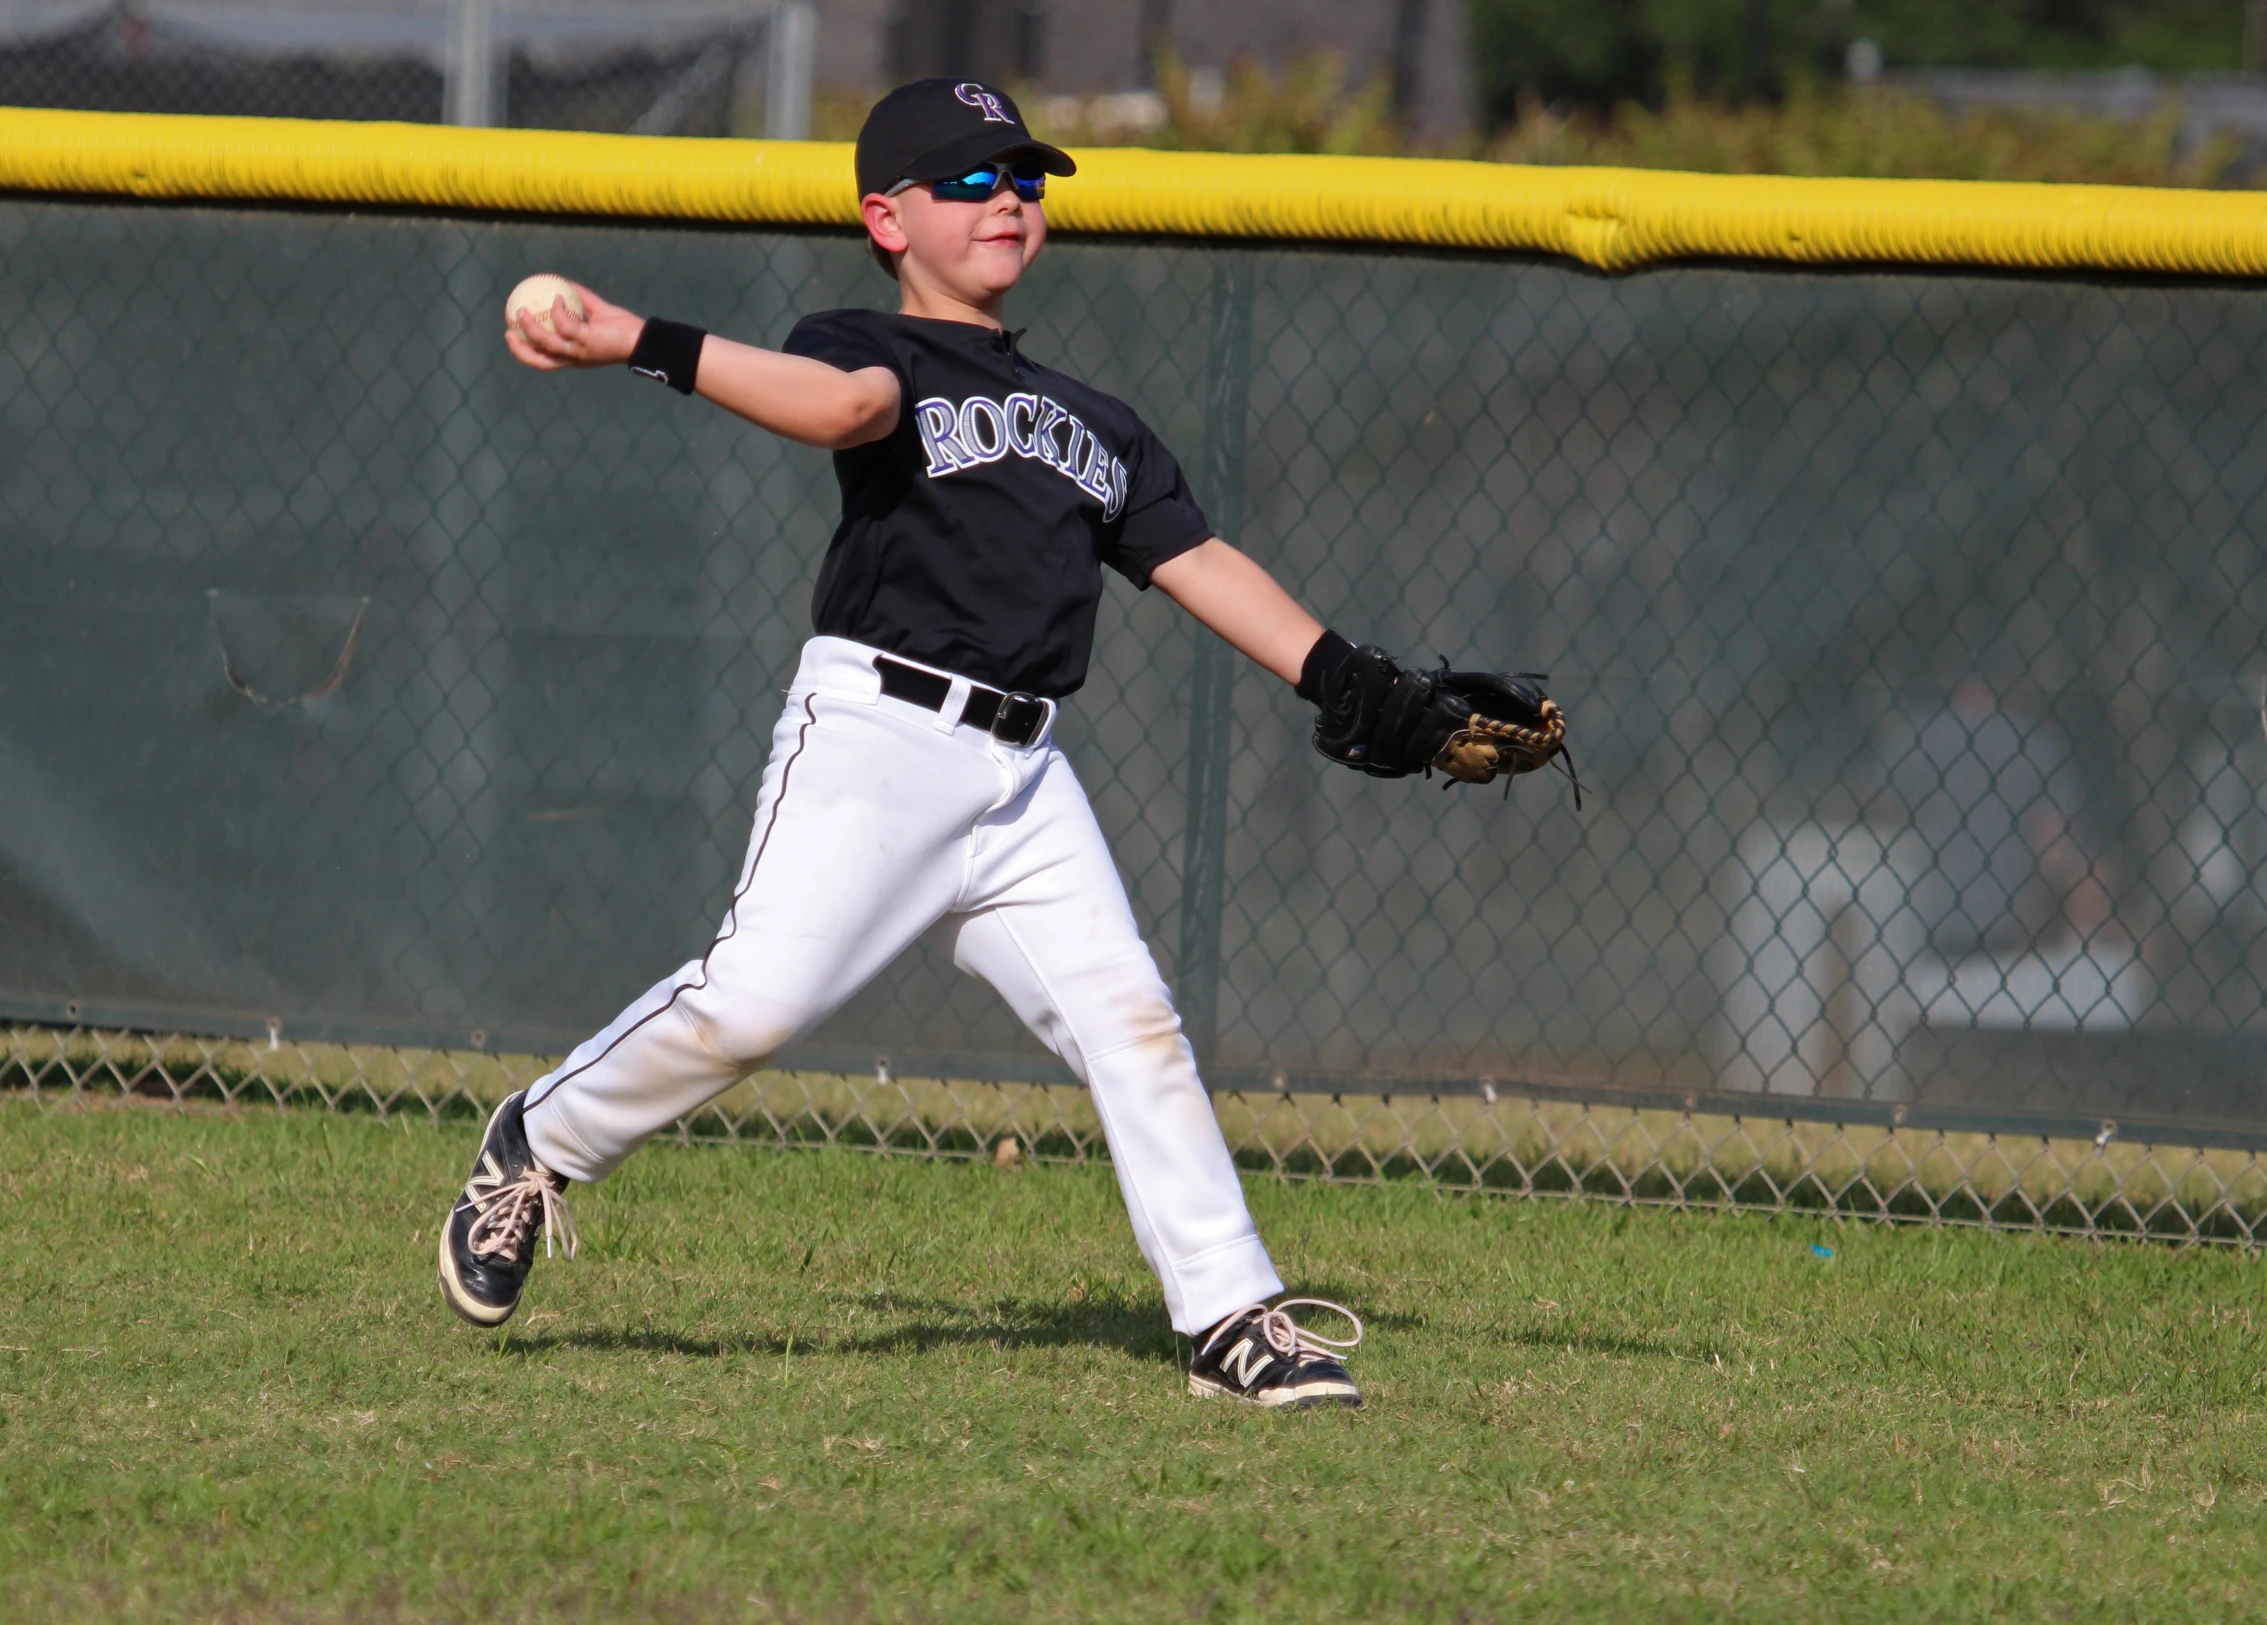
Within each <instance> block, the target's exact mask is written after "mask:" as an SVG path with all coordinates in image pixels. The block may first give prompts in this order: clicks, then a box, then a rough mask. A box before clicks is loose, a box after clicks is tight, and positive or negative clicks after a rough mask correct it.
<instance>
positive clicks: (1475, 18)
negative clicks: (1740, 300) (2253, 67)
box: [1466, 0, 2244, 128]
mask: <svg viewBox="0 0 2267 1625" xmlns="http://www.w3.org/2000/svg"><path fill="white" fill-rule="evenodd" d="M1466 4H1467V9H1468V13H1469V16H1470V22H1471V33H1472V50H1473V56H1474V66H1475V69H1476V74H1477V78H1478V89H1479V95H1480V103H1481V107H1482V111H1483V116H1484V118H1485V120H1486V122H1487V123H1488V124H1489V125H1490V126H1491V127H1495V128H1500V127H1502V126H1504V125H1506V124H1509V123H1512V122H1513V121H1515V120H1516V119H1517V118H1518V117H1519V116H1520V115H1521V112H1522V110H1523V108H1526V107H1529V106H1534V105H1537V104H1540V105H1542V106H1545V107H1556V108H1559V109H1562V110H1565V109H1569V108H1588V109H1592V110H1595V111H1599V112H1605V111H1609V110H1611V109H1614V108H1618V107H1622V106H1626V105H1630V104H1636V105H1639V106H1644V107H1650V108H1662V107H1666V106H1668V105H1670V104H1671V103H1672V102H1675V101H1678V100H1683V99H1692V100H1699V101H1704V102H1715V103H1721V104H1725V105H1737V104H1740V103H1744V102H1748V101H1755V100H1777V99H1781V98H1784V97H1786V96H1788V95H1790V94H1792V93H1794V92H1796V91H1797V90H1798V89H1799V88H1801V87H1802V86H1804V85H1809V84H1822V83H1829V82H1832V81H1836V80H1839V79H1841V78H1842V77H1843V75H1844V72H1845V65H1846V63H1847V62H1848V60H1849V51H1850V47H1851V45H1852V44H1853V43H1854V42H1856V41H1859V40H1870V41H1872V42H1873V44H1874V45H1875V47H1876V48H1877V49H1878V51H1879V53H1880V56H1879V61H1880V62H1881V63H1882V64H1883V65H1885V66H1886V67H1888V68H1890V69H1898V68H1920V67H1961V68H2123V67H2143V68H2151V69H2155V70H2157V71H2159V72H2164V73H2199V72H2209V71H2213V70H2230V71H2232V70H2233V69H2235V68H2237V67H2238V66H2240V65H2241V62H2242V56H2243V34H2244V0H1587V3H1586V4H1583V5H1567V4H1565V3H1564V0H1466Z"/></svg>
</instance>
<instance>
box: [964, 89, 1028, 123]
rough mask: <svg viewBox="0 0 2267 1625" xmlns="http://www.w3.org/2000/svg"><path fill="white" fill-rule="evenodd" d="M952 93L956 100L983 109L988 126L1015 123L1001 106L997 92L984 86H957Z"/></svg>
mask: <svg viewBox="0 0 2267 1625" xmlns="http://www.w3.org/2000/svg"><path fill="white" fill-rule="evenodd" d="M952 93H953V96H954V97H955V99H957V100H959V101H964V102H966V103H967V104H968V105H969V106H971V107H976V108H981V109H982V110H983V113H984V122H985V123H986V124H1013V123H1014V122H1015V120H1014V119H1012V118H1009V117H1008V112H1007V109H1006V108H1004V107H1002V106H1001V105H1000V97H999V93H998V92H997V91H991V90H986V89H985V88H984V87H983V86H982V85H955V86H953V87H952Z"/></svg>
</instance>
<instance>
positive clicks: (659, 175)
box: [0, 108, 2267, 276]
mask: <svg viewBox="0 0 2267 1625" xmlns="http://www.w3.org/2000/svg"><path fill="white" fill-rule="evenodd" d="M1077 156H1078V161H1079V174H1078V175H1077V176H1076V177H1075V178H1074V179H1071V180H1067V181H1060V182H1058V183H1057V184H1056V187H1055V190H1054V194H1053V195H1052V196H1051V197H1050V198H1049V199H1048V204H1047V212H1048V218H1049V220H1050V222H1051V223H1052V224H1053V225H1054V226H1055V227H1056V228H1057V229H1060V230H1067V231H1078V232H1095V233H1142V234H1149V233H1163V234H1169V235H1179V236H1191V237H1239V238H1256V239H1262V240H1271V241H1305V242H1343V243H1403V244H1410V245H1416V246H1426V247H1438V248H1470V249H1484V250H1497V251H1516V252H1530V253H1548V254H1563V255H1566V256H1568V257H1570V258H1573V259H1577V260H1580V261H1583V262H1584V263H1586V264H1589V265H1594V266H1596V267H1598V268H1599V269H1601V270H1606V271H1626V270H1632V269H1635V268H1637V267H1639V266H1644V265H1651V264H1657V263H1660V262H1662V261H1665V260H1683V259H1739V260H1767V261H1781V262H1793V263H1797V264H1807V265H1826V264H1884V263H1886V264H1904V265H1946V266H1954V265H1959V266H2003V267H2007V268H2009V269H2021V270H2041V271H2089V270H2092V271H2144V272H2158V273H2164V274H2171V275H2190V276H2259V275H2267V194H2262V193H2255V192H2198V191H2176V190H2172V189H2164V188H2150V187H2128V186H2040V185H2017V184H2000V183H1985V182H1970V181H1872V180H1802V179H1794V178H1789V177H1782V176H1762V175H1686V174H1676V173H1671V172H1666V171H1659V170H1634V169H1575V168H1563V169H1561V168H1536V167H1529V166H1522V165H1511V164H1483V163H1459V162H1450V161H1445V160H1436V159H1402V158H1315V157H1290V156H1250V155H1241V154H1227V153H1187V152H1148V151H1139V150H1135V149H1130V148H1124V147H1117V148H1097V149H1089V150H1085V151H1081V152H1080V153H1078V155H1077ZM0 189H5V190H11V191H17V192H45V193H56V192H63V193H93V194H111V195H128V196H133V197H144V198H197V199H210V200H216V201H217V200H241V201H265V202H284V201H291V202H306V203H333V204H350V205H351V204H365V205H375V206H380V207H430V208H440V209H469V210H482V211H486V210H504V211H520V212H528V213H542V214H579V215H619V216H626V217H633V218H646V219H668V220H704V221H719V222H737V223H744V224H749V225H757V224H782V225H788V224H792V225H839V226H848V225H854V224H855V223H856V221H857V209H856V200H855V198H854V197H853V196H852V190H853V185H852V181H851V173H850V149H849V148H848V147H847V146H844V145H840V144H830V143H824V142H798V141H701V140H689V139H685V138H681V137H666V138H665V137H648V136H622V135H580V134H572V133H566V132H559V131H548V130H462V129H452V128H449V127H447V126H442V125H429V124H347V123H321V122H311V121H305V120H296V119H240V118H195V117H185V116H176V115H165V114H147V113H66V112H53V111H45V110H39V109H26V108H0Z"/></svg>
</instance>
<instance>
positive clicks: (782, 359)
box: [504, 282, 904, 451]
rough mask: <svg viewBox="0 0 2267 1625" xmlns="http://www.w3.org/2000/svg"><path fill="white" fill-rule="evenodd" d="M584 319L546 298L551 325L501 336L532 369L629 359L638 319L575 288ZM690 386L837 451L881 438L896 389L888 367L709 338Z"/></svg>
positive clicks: (640, 328)
mask: <svg viewBox="0 0 2267 1625" xmlns="http://www.w3.org/2000/svg"><path fill="white" fill-rule="evenodd" d="M574 288H575V291H576V292H577V293H579V294H581V295H582V299H583V307H584V310H585V311H586V313H587V314H585V315H582V316H577V315H576V314H575V313H574V312H573V311H572V310H569V309H568V308H567V303H566V301H565V300H563V299H560V300H554V301H553V302H552V306H551V325H550V326H549V327H545V326H544V325H543V324H542V322H541V321H539V320H538V319H537V318H536V316H535V314H534V313H533V312H532V311H523V312H522V313H521V314H520V317H519V319H518V320H517V321H515V322H514V323H513V324H512V325H511V326H509V327H507V328H506V329H505V330H504V343H505V345H506V347H507V348H509V349H510V350H511V352H512V354H513V355H514V356H515V357H516V358H518V359H519V360H520V361H523V362H525V363H526V364H527V365H528V366H531V367H534V368H536V369H537V370H538V371H541V372H553V371H556V370H558V369H559V368H561V367H610V366H615V365H618V364H620V363H621V362H625V361H627V360H629V359H630V355H631V352H633V351H634V350H636V349H637V345H638V336H639V335H640V334H641V333H643V332H644V331H645V321H644V319H643V318H642V317H639V316H637V315H635V314H633V313H632V312H630V311H627V310H624V309H623V308H622V307H621V306H620V305H610V304H608V303H607V302H606V301H605V300H603V299H601V298H599V297H598V295H597V294H595V293H592V292H591V291H590V290H589V289H588V288H586V287H584V286H582V284H580V283H579V282H578V283H576V284H574ZM693 387H694V389H695V390H696V391H697V392H698V393H700V394H701V395H704V396H706V397H707V398H708V399H709V400H712V401H714V402H715V403H716V404H717V405H719V406H721V407H723V408H724V409H725V410H726V411H728V412H733V413H737V414H738V415H739V416H741V417H744V418H746V419H747V420H748V421H749V422H750V423H753V424H754V425H756V427H758V428H759V429H769V430H770V431H771V432H772V433H773V434H776V435H782V436H784V437H785V438H787V439H789V440H799V441H801V442H802V443H803V444H804V445H807V446H820V447H824V448H825V449H827V450H829V451H841V450H843V449H845V448H846V447H850V446H863V445H865V444H867V443H868V442H869V441H874V440H880V439H883V438H885V437H886V436H888V435H889V434H890V433H891V431H893V430H894V429H896V427H897V418H898V412H899V410H900V408H901V405H902V402H903V397H904V391H903V390H902V389H901V388H900V387H899V385H898V381H897V374H895V373H893V372H891V371H890V370H889V369H888V368H887V367H864V368H861V369H859V370H858V371H857V372H844V371H843V370H842V369H841V368H839V367H833V366H829V365H828V364H827V363H826V362H824V361H814V360H812V359H811V358H810V357H808V356H799V355H782V354H781V353H780V352H779V351H777V350H762V349H758V348H757V347H756V346H754V345H752V344H736V343H734V342H733V341H732V340H730V339H727V338H719V337H717V335H715V334H714V333H711V334H709V335H708V336H707V337H706V338H705V339H703V340H702V342H701V353H700V361H699V365H698V370H697V372H696V375H695V378H694V385H693Z"/></svg>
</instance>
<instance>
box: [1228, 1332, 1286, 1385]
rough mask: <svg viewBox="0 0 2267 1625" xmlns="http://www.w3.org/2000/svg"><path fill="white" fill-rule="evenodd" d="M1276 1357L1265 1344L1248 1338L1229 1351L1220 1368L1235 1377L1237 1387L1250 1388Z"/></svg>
mask: <svg viewBox="0 0 2267 1625" xmlns="http://www.w3.org/2000/svg"><path fill="white" fill-rule="evenodd" d="M1274 1357H1275V1356H1274V1354H1273V1352H1272V1351H1271V1350H1270V1349H1269V1348H1268V1346H1267V1345H1266V1344H1265V1343H1262V1342H1259V1341H1257V1340H1256V1339H1254V1338H1249V1337H1247V1338H1245V1339H1244V1340H1243V1341H1242V1342H1241V1343H1238V1344H1237V1345H1236V1346H1235V1347H1234V1348H1232V1349H1230V1350H1229V1351H1228V1357H1227V1358H1226V1359H1224V1360H1222V1361H1221V1362H1220V1368H1221V1369H1222V1370H1223V1371H1227V1372H1229V1373H1231V1374H1232V1375H1233V1376H1234V1377H1235V1379H1236V1386H1237V1387H1239V1388H1249V1387H1250V1386H1251V1385H1252V1379H1253V1378H1255V1377H1257V1376H1258V1375H1259V1374H1260V1373H1261V1372H1262V1371H1265V1370H1266V1369H1267V1362H1268V1361H1269V1360H1271V1359H1273V1358H1274Z"/></svg>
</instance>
